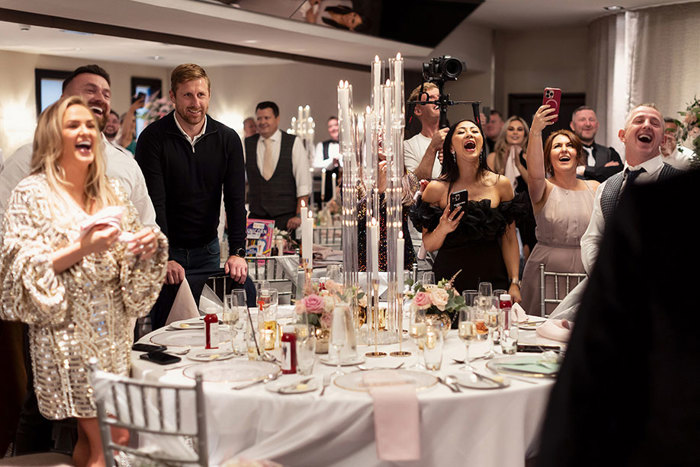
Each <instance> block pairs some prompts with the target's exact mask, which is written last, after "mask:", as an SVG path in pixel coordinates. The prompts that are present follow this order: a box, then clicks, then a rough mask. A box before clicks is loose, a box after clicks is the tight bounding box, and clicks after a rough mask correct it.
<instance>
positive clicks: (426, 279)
mask: <svg viewBox="0 0 700 467" xmlns="http://www.w3.org/2000/svg"><path fill="white" fill-rule="evenodd" d="M434 283H435V273H434V272H432V271H428V272H424V273H423V281H422V284H423V285H430V284H434Z"/></svg>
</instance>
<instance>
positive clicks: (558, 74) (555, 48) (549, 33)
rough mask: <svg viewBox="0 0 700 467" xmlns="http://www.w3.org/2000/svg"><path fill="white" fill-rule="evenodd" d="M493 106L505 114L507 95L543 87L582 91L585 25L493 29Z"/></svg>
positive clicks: (586, 49) (585, 54)
mask: <svg viewBox="0 0 700 467" xmlns="http://www.w3.org/2000/svg"><path fill="white" fill-rule="evenodd" d="M494 54H495V72H496V73H495V96H494V100H495V108H496V109H498V110H500V111H501V112H502V113H503V114H504V115H506V114H507V111H508V109H507V106H508V94H511V93H538V92H542V90H543V89H544V88H545V87H546V86H553V87H558V88H561V89H562V91H563V92H565V93H566V92H586V66H587V60H588V48H587V28H586V27H582V28H561V29H546V30H537V31H496V32H495V34H494Z"/></svg>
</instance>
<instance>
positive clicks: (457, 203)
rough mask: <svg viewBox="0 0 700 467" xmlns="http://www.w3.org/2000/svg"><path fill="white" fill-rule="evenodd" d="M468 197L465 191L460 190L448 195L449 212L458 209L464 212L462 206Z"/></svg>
mask: <svg viewBox="0 0 700 467" xmlns="http://www.w3.org/2000/svg"><path fill="white" fill-rule="evenodd" d="M468 197H469V193H468V192H467V190H460V191H455V192H454V193H450V212H452V211H454V210H455V209H457V208H460V207H461V208H462V210H464V205H465V204H467V198H468Z"/></svg>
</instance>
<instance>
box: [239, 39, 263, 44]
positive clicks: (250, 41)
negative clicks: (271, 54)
mask: <svg viewBox="0 0 700 467" xmlns="http://www.w3.org/2000/svg"><path fill="white" fill-rule="evenodd" d="M258 42H260V41H258V40H256V39H247V40H244V41H243V43H244V44H257V43H258Z"/></svg>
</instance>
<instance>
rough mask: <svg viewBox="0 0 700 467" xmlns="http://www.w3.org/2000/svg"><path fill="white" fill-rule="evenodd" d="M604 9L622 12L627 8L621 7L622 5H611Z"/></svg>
mask: <svg viewBox="0 0 700 467" xmlns="http://www.w3.org/2000/svg"><path fill="white" fill-rule="evenodd" d="M603 9H604V10H608V11H622V10H624V9H625V7H623V6H620V5H610V6H604V7H603Z"/></svg>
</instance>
